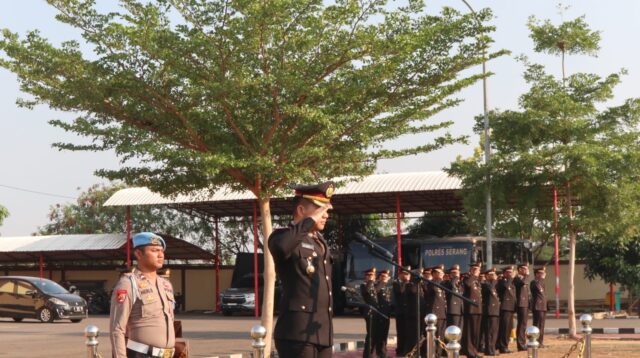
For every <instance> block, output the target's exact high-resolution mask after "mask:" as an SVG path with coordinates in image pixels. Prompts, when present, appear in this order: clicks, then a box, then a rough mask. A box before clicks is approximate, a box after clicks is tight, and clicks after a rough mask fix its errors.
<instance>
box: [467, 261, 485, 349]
mask: <svg viewBox="0 0 640 358" xmlns="http://www.w3.org/2000/svg"><path fill="white" fill-rule="evenodd" d="M472 266H478V267H479V264H473V265H472ZM462 286H463V290H464V297H466V298H468V299H469V300H471V301H473V302H475V303H477V304H478V306H474V305H472V304H470V303H467V302H465V303H464V323H463V325H464V327H463V330H462V349H463V351H464V353H465V354H466V355H467V357H479V354H478V347H479V346H480V330H481V327H480V323H481V320H482V289H481V287H480V281H479V280H478V278H477V277H476V276H474V275H471V274H468V275H467V276H466V277H465V278H464V279H463V280H462Z"/></svg>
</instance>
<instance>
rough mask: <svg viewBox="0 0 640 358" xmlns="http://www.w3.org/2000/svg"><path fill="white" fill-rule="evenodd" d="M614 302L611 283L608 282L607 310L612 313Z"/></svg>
mask: <svg viewBox="0 0 640 358" xmlns="http://www.w3.org/2000/svg"><path fill="white" fill-rule="evenodd" d="M614 302H615V296H614V293H613V283H610V284H609V311H611V313H613V311H614V310H615V308H614V307H615V306H614Z"/></svg>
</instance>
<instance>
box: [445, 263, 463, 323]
mask: <svg viewBox="0 0 640 358" xmlns="http://www.w3.org/2000/svg"><path fill="white" fill-rule="evenodd" d="M442 285H443V286H444V287H446V288H448V289H449V290H451V291H453V292H455V293H458V294H462V288H461V287H462V286H461V282H460V266H459V265H453V266H451V268H449V280H447V281H445V282H444V283H443V284H442ZM463 302H464V301H462V299H461V298H460V297H457V296H454V295H452V294H451V293H449V292H447V327H448V326H456V327H458V328H460V329H462V313H463V309H462V307H463Z"/></svg>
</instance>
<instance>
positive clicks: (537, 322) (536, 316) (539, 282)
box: [530, 266, 547, 348]
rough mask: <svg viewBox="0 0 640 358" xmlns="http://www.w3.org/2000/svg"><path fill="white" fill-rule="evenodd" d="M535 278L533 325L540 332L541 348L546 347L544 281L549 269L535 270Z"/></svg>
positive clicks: (539, 268) (532, 308) (532, 289)
mask: <svg viewBox="0 0 640 358" xmlns="http://www.w3.org/2000/svg"><path fill="white" fill-rule="evenodd" d="M533 274H534V275H535V278H534V280H533V281H531V285H530V288H531V311H532V313H533V314H532V315H533V325H534V326H536V327H538V329H539V330H540V337H539V338H538V342H539V343H540V347H541V348H542V347H544V344H543V341H544V323H545V320H546V318H547V317H546V316H547V293H546V291H545V290H544V279H545V278H546V277H547V269H546V268H545V267H544V266H542V267H538V268H536V269H535V270H533Z"/></svg>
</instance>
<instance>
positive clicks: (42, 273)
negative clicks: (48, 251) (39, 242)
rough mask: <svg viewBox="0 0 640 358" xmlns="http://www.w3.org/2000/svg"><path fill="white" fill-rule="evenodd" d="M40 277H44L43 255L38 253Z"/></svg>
mask: <svg viewBox="0 0 640 358" xmlns="http://www.w3.org/2000/svg"><path fill="white" fill-rule="evenodd" d="M40 278H44V255H42V252H41V253H40Z"/></svg>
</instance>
